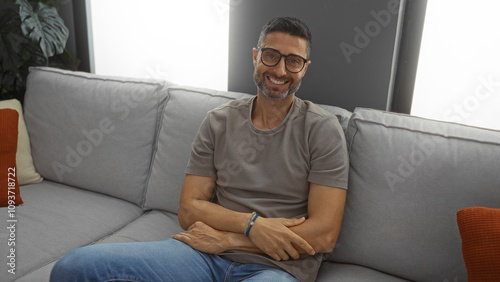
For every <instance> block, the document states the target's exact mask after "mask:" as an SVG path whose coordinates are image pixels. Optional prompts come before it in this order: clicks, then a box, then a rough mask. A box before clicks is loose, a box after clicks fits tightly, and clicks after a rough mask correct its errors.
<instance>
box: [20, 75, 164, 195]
mask: <svg viewBox="0 0 500 282" xmlns="http://www.w3.org/2000/svg"><path fill="white" fill-rule="evenodd" d="M166 85H168V83H164V82H162V81H156V80H139V79H129V78H117V77H107V76H98V75H93V74H87V73H81V72H70V71H63V70H58V69H53V68H45V67H37V68H31V70H30V74H29V76H28V82H27V91H26V95H25V113H26V114H25V119H26V125H27V128H28V132H29V135H30V140H31V146H32V152H33V160H34V164H35V167H36V169H37V171H38V172H39V173H40V174H41V175H42V176H43V177H44V178H46V179H49V180H52V181H56V182H60V183H64V184H68V185H72V186H75V187H79V188H83V189H88V190H92V191H96V192H100V193H104V194H107V195H111V196H115V197H119V198H121V199H124V200H127V201H130V202H132V203H135V204H137V205H140V204H142V203H143V201H144V192H145V185H146V183H147V177H148V175H149V171H150V165H151V158H152V155H153V151H154V144H155V143H156V142H155V140H156V132H157V128H158V126H159V120H160V117H161V113H162V112H163V107H164V105H165V104H164V103H165V101H166V99H167V93H166V90H165V86H166Z"/></svg>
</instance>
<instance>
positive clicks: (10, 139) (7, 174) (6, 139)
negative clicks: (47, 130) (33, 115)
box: [0, 109, 23, 217]
mask: <svg viewBox="0 0 500 282" xmlns="http://www.w3.org/2000/svg"><path fill="white" fill-rule="evenodd" d="M18 118H19V115H18V113H17V112H16V110H12V109H0V140H2V141H0V193H1V195H0V207H7V206H11V207H12V206H17V205H21V204H22V203H23V199H21V194H20V193H19V182H18V181H17V169H16V151H17V121H18ZM9 211H12V213H11V212H9V214H12V215H13V216H14V217H15V209H9Z"/></svg>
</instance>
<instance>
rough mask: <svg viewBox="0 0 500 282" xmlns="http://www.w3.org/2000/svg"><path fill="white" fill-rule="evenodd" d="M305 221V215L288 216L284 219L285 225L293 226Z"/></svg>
mask: <svg viewBox="0 0 500 282" xmlns="http://www.w3.org/2000/svg"><path fill="white" fill-rule="evenodd" d="M305 221H306V218H305V217H301V218H287V219H285V220H284V221H283V225H285V226H286V227H292V226H297V225H300V224H302V223H304V222H305Z"/></svg>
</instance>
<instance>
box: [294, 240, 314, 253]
mask: <svg viewBox="0 0 500 282" xmlns="http://www.w3.org/2000/svg"><path fill="white" fill-rule="evenodd" d="M291 242H292V243H294V244H295V245H297V246H299V247H300V248H302V249H303V250H304V251H306V252H307V253H308V254H310V255H311V256H312V255H314V254H315V253H316V251H315V250H314V248H313V247H312V246H311V245H310V244H309V243H307V241H306V240H304V239H303V238H302V237H300V236H294V237H293V239H292V241H291Z"/></svg>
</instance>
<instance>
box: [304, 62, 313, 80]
mask: <svg viewBox="0 0 500 282" xmlns="http://www.w3.org/2000/svg"><path fill="white" fill-rule="evenodd" d="M310 64H311V60H309V61H307V63H306V65H305V66H304V69H303V70H302V71H303V73H302V77H304V76H305V75H306V72H307V68H308V67H309V65H310Z"/></svg>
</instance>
